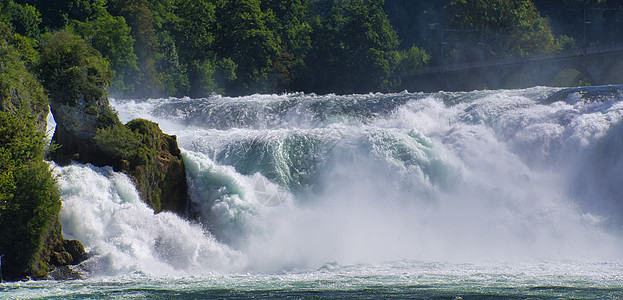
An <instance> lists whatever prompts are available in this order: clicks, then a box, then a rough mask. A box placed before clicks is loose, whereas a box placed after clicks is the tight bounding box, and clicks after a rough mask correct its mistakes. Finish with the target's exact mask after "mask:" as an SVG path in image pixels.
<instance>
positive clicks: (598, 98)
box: [544, 85, 623, 104]
mask: <svg viewBox="0 0 623 300" xmlns="http://www.w3.org/2000/svg"><path fill="white" fill-rule="evenodd" d="M572 94H577V95H578V97H579V98H580V99H581V100H582V101H583V102H584V103H601V102H604V101H607V100H608V99H613V98H620V97H621V96H622V95H623V85H605V86H586V87H577V88H567V89H562V90H560V91H558V92H555V93H553V94H551V95H550V96H548V97H547V99H545V100H544V103H546V104H550V103H554V102H556V101H566V102H567V101H568V100H569V99H568V97H569V96H570V95H572ZM571 104H573V103H571Z"/></svg>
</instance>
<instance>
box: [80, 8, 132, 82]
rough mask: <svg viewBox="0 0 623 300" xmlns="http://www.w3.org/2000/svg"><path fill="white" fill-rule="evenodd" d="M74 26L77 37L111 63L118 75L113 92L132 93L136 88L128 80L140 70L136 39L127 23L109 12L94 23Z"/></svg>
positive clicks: (115, 78)
mask: <svg viewBox="0 0 623 300" xmlns="http://www.w3.org/2000/svg"><path fill="white" fill-rule="evenodd" d="M72 25H73V28H74V31H75V32H76V33H77V34H79V35H80V36H82V38H84V39H85V40H86V41H87V42H89V43H90V44H91V45H92V46H93V47H94V48H95V49H97V50H98V51H99V52H100V53H101V54H102V56H104V57H105V58H106V59H107V60H108V61H109V62H110V68H111V69H112V70H113V71H114V73H115V77H114V79H113V81H112V83H111V90H112V91H113V92H117V93H122V94H129V93H132V92H133V90H134V88H133V84H131V83H129V82H128V83H126V81H125V79H127V78H128V77H130V76H132V75H133V74H135V73H136V72H138V66H137V57H136V55H135V54H134V39H133V38H132V36H131V34H130V27H128V25H127V24H126V23H125V19H124V18H123V17H121V16H117V17H113V16H111V15H110V14H108V13H107V12H106V13H105V14H103V15H102V16H100V17H98V18H96V19H93V20H91V21H86V22H74V23H73V24H72Z"/></svg>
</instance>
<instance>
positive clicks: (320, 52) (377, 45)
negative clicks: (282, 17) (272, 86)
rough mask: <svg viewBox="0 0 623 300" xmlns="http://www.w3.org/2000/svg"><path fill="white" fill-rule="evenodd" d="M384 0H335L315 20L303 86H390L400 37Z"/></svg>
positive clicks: (331, 88)
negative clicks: (384, 4) (393, 62)
mask: <svg viewBox="0 0 623 300" xmlns="http://www.w3.org/2000/svg"><path fill="white" fill-rule="evenodd" d="M383 2H384V1H383V0H350V1H336V2H335V4H334V6H333V7H332V9H331V12H330V14H329V15H328V16H327V17H326V18H321V17H320V16H317V17H316V18H315V19H314V20H312V22H311V23H312V27H313V29H314V32H313V34H312V40H313V45H314V46H315V47H314V49H313V50H312V52H311V53H310V54H309V55H308V57H307V61H306V65H307V66H308V68H309V69H308V70H307V74H308V76H310V77H307V78H304V80H303V88H302V89H303V90H311V91H320V92H340V93H344V92H346V93H348V92H368V91H373V90H380V89H383V88H384V87H387V86H388V85H389V78H390V76H391V73H392V68H391V59H392V57H393V55H392V53H391V51H393V50H395V49H396V48H397V47H398V44H399V42H398V37H397V35H396V32H395V31H394V30H393V28H392V27H391V24H390V23H389V20H388V19H387V15H386V14H385V12H384V11H383Z"/></svg>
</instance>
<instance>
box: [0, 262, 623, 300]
mask: <svg viewBox="0 0 623 300" xmlns="http://www.w3.org/2000/svg"><path fill="white" fill-rule="evenodd" d="M621 270H622V266H621V265H616V264H608V263H604V264H582V265H577V264H574V263H544V262H541V263H534V264H521V265H506V264H505V265H498V264H491V263H488V264H479V265H474V264H443V263H417V262H395V263H387V264H384V265H382V266H371V265H353V266H337V265H327V266H324V267H322V268H320V269H318V270H314V271H290V272H282V273H279V274H254V273H246V274H228V275H217V274H212V275H202V276H190V277H182V278H180V277H161V278H154V277H151V276H148V275H144V274H130V275H124V276H118V277H99V278H91V279H87V280H79V281H69V282H27V283H19V284H10V285H3V286H2V289H3V293H6V294H5V295H8V296H9V298H16V299H17V298H19V299H23V298H31V297H37V298H47V299H93V298H96V299H172V298H175V299H210V298H215V297H216V298H239V299H248V298H262V299H267V298H294V299H301V298H334V299H335V298H338V299H343V298H351V299H352V298H363V299H378V298H398V299H404V298H412V299H413V298H419V299H457V298H458V297H460V298H463V299H495V298H507V299H508V298H514V299H572V298H573V299H617V298H620V297H622V296H623V289H622V288H621V281H622V280H623V277H622V275H621Z"/></svg>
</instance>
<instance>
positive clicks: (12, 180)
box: [0, 112, 61, 278]
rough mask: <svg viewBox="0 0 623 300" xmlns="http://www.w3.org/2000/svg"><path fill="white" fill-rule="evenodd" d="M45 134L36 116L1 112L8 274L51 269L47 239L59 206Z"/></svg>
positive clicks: (1, 211)
mask: <svg viewBox="0 0 623 300" xmlns="http://www.w3.org/2000/svg"><path fill="white" fill-rule="evenodd" d="M43 143H44V142H43V134H42V133H40V132H38V131H36V129H35V126H34V123H33V120H32V117H31V116H29V115H26V114H22V113H18V114H14V113H12V112H0V171H1V172H0V173H1V174H2V175H1V176H0V228H2V230H1V231H0V254H3V255H4V258H3V264H2V272H3V275H5V276H4V277H5V278H6V277H8V278H20V277H22V276H25V275H27V274H29V275H31V276H43V275H45V272H46V271H47V269H46V267H45V263H44V262H43V256H44V243H45V240H46V239H47V238H48V236H49V235H50V234H51V231H52V228H53V226H55V225H56V223H57V222H58V213H59V211H60V208H61V201H60V197H59V196H58V193H57V190H56V187H55V186H54V181H53V179H52V175H51V173H50V170H49V167H48V165H47V164H46V163H45V162H44V161H43Z"/></svg>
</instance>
